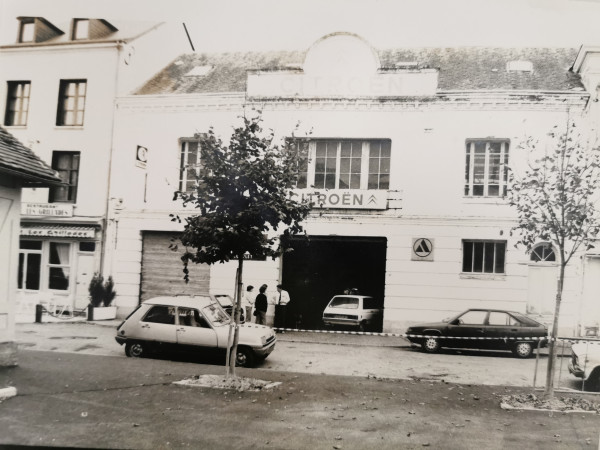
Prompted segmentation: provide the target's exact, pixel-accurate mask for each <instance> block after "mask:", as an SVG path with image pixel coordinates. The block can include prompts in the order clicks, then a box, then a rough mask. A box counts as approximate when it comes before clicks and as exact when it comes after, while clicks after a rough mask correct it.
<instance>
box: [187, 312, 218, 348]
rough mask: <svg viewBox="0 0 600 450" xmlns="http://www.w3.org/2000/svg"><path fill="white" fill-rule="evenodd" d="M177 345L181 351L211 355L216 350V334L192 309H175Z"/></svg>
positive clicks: (202, 317) (200, 315) (198, 313)
mask: <svg viewBox="0 0 600 450" xmlns="http://www.w3.org/2000/svg"><path fill="white" fill-rule="evenodd" d="M177 320H178V325H177V345H178V346H179V347H182V349H183V350H187V351H194V352H200V353H204V354H212V353H214V352H215V351H216V349H217V344H218V342H217V333H216V332H215V330H213V328H212V327H211V326H210V324H209V323H208V321H207V320H206V319H205V318H204V316H203V315H202V313H200V312H199V311H198V310H197V309H194V308H178V309H177Z"/></svg>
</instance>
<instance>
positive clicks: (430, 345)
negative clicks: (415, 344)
mask: <svg viewBox="0 0 600 450" xmlns="http://www.w3.org/2000/svg"><path fill="white" fill-rule="evenodd" d="M421 346H422V347H423V350H425V351H426V352H427V353H436V352H438V351H439V350H440V340H439V339H437V338H433V337H430V338H426V339H425V340H424V341H423V344H421Z"/></svg>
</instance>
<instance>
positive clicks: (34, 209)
mask: <svg viewBox="0 0 600 450" xmlns="http://www.w3.org/2000/svg"><path fill="white" fill-rule="evenodd" d="M21 214H22V215H24V216H52V217H73V204H72V203H26V202H24V203H22V204H21Z"/></svg>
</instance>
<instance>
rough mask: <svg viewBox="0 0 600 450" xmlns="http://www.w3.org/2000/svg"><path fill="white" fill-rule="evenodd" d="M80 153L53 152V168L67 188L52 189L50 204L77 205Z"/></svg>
mask: <svg viewBox="0 0 600 450" xmlns="http://www.w3.org/2000/svg"><path fill="white" fill-rule="evenodd" d="M79 159H80V153H79V152H53V153H52V168H53V169H54V170H56V171H57V172H58V174H59V176H60V178H61V180H63V181H64V182H65V183H67V185H66V186H56V187H52V188H50V198H49V201H50V202H66V203H75V201H76V200H77V184H78V180H79Z"/></svg>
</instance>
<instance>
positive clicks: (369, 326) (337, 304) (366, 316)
mask: <svg viewBox="0 0 600 450" xmlns="http://www.w3.org/2000/svg"><path fill="white" fill-rule="evenodd" d="M323 323H324V324H325V325H326V326H333V325H342V326H349V327H358V329H359V330H361V331H366V330H377V331H381V325H382V323H383V301H381V300H378V299H376V298H375V297H371V296H369V295H336V296H334V297H333V298H332V299H331V300H330V301H329V304H328V305H327V307H326V308H325V310H324V311H323Z"/></svg>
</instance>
